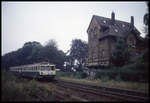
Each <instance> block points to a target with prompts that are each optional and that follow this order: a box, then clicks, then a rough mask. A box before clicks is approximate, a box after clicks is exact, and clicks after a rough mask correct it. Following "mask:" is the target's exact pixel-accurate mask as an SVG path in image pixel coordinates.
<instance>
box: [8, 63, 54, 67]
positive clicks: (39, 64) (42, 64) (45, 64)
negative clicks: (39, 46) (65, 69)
mask: <svg viewBox="0 0 150 103" xmlns="http://www.w3.org/2000/svg"><path fill="white" fill-rule="evenodd" d="M48 65H49V66H55V65H54V64H51V63H48V62H47V63H46V62H40V63H34V64H27V65H20V66H13V67H10V68H18V67H30V66H48Z"/></svg>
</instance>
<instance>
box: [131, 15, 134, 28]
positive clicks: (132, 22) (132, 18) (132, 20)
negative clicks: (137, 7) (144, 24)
mask: <svg viewBox="0 0 150 103" xmlns="http://www.w3.org/2000/svg"><path fill="white" fill-rule="evenodd" d="M131 27H134V17H133V16H131Z"/></svg>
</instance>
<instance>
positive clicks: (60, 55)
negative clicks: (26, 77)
mask: <svg viewBox="0 0 150 103" xmlns="http://www.w3.org/2000/svg"><path fill="white" fill-rule="evenodd" d="M64 60H65V53H64V52H63V51H61V50H58V49H57V46H56V43H55V42H48V43H47V44H46V45H45V46H42V45H41V44H40V43H39V42H36V41H33V42H27V43H25V44H24V45H23V47H22V48H20V49H18V50H17V51H13V52H10V53H7V54H5V55H4V56H2V68H6V69H8V68H9V67H10V66H17V65H24V64H31V63H36V62H43V61H49V62H51V63H54V64H56V67H57V68H63V64H64Z"/></svg>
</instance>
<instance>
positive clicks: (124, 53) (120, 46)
mask: <svg viewBox="0 0 150 103" xmlns="http://www.w3.org/2000/svg"><path fill="white" fill-rule="evenodd" d="M111 57H112V63H113V65H115V66H118V67H121V66H123V65H125V64H127V63H128V62H129V59H130V58H129V57H130V52H129V49H128V46H127V44H126V42H125V40H124V39H123V38H118V39H117V42H116V44H115V47H114V50H113V51H112V56H111Z"/></svg>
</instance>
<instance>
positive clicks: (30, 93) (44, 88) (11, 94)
mask: <svg viewBox="0 0 150 103" xmlns="http://www.w3.org/2000/svg"><path fill="white" fill-rule="evenodd" d="M18 80H20V78H17V77H16V76H14V75H12V74H11V73H8V72H2V101H40V99H39V98H37V96H36V95H39V96H40V97H44V98H52V97H54V95H53V92H54V90H55V85H52V84H51V85H49V83H47V84H45V83H40V82H38V81H35V80H34V79H33V80H30V81H26V80H20V81H22V82H18ZM52 99H54V98H52Z"/></svg>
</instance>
